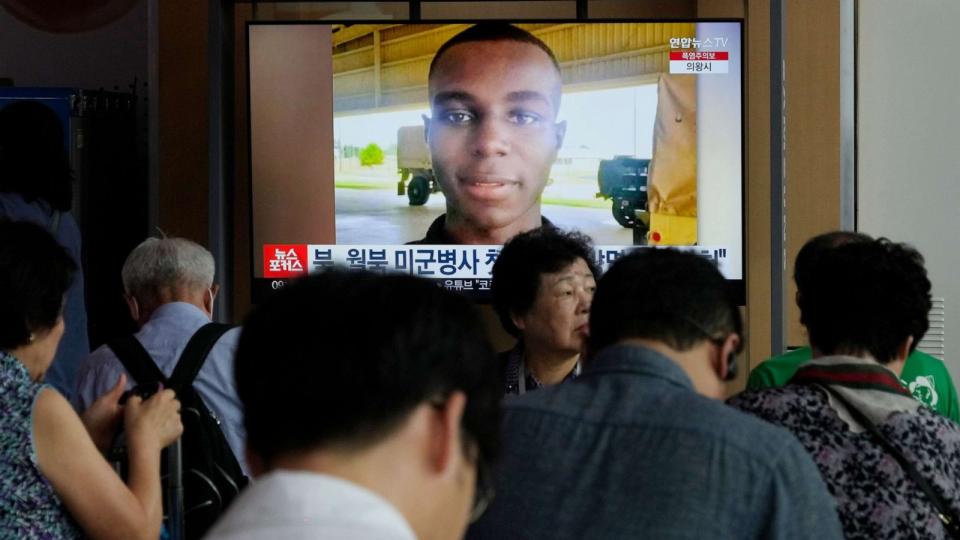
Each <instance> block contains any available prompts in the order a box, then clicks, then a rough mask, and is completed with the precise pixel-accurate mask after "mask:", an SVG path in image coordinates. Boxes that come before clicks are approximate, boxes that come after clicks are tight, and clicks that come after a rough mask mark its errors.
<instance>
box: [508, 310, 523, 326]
mask: <svg viewBox="0 0 960 540" xmlns="http://www.w3.org/2000/svg"><path fill="white" fill-rule="evenodd" d="M510 320H511V321H512V322H513V325H514V326H516V327H517V328H518V329H520V330H525V329H526V328H525V327H526V326H527V323H526V321H525V320H524V318H523V317H522V316H520V315H517V314H516V313H513V312H512V311H511V312H510Z"/></svg>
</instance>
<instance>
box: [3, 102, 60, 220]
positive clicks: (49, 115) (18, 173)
mask: <svg viewBox="0 0 960 540" xmlns="http://www.w3.org/2000/svg"><path fill="white" fill-rule="evenodd" d="M0 192H5V193H19V194H20V195H22V196H23V198H24V199H26V200H27V202H32V201H35V200H37V199H40V200H43V201H45V202H46V203H47V204H49V205H50V206H51V207H52V208H53V209H55V210H59V211H61V212H66V211H68V210H70V205H71V204H72V202H73V174H72V173H71V171H70V159H69V156H68V155H67V151H66V149H65V148H64V144H63V127H62V126H61V124H60V118H58V117H57V114H56V113H55V112H53V109H51V108H50V107H47V106H46V105H44V104H42V103H38V102H36V101H17V102H14V103H11V104H10V105H7V106H6V107H4V108H3V109H0Z"/></svg>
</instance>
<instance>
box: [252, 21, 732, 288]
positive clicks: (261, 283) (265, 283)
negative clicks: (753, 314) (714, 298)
mask: <svg viewBox="0 0 960 540" xmlns="http://www.w3.org/2000/svg"><path fill="white" fill-rule="evenodd" d="M488 22H501V23H510V24H539V23H547V24H550V23H554V24H556V23H587V24H616V23H695V24H696V23H711V22H713V23H736V24H738V25H739V26H740V63H739V65H740V259H741V261H740V269H741V278H740V279H727V280H726V281H727V285H728V288H729V291H730V294H731V296H732V297H733V299H734V300H735V301H736V303H737V305H739V306H746V305H747V287H746V273H747V249H746V246H747V219H746V218H747V210H746V208H747V191H746V187H747V186H746V175H747V172H746V169H747V161H746V159H747V155H746V152H747V149H746V141H747V135H746V131H747V130H746V127H747V123H746V93H747V92H746V69H745V66H744V60H745V58H746V54H745V42H744V36H743V29H744V19H742V18H727V17H704V18H701V17H693V18H689V17H685V18H664V19H657V18H653V19H651V18H610V19H606V18H604V19H587V20H583V19H554V18H550V19H527V18H506V19H502V18H497V19H420V18H417V19H411V18H409V17H408V18H406V19H319V20H317V19H310V20H295V19H294V20H270V21H247V23H246V25H245V28H244V32H245V35H244V46H245V49H244V56H245V61H246V65H245V73H246V77H245V79H246V80H245V81H244V84H245V89H246V104H245V106H246V123H247V140H246V144H247V196H248V197H249V199H248V200H249V201H250V203H249V205H248V206H249V208H248V225H249V230H248V235H249V241H248V244H249V246H250V249H249V254H250V297H251V301H252V303H253V304H259V303H261V302H263V301H264V300H265V299H266V298H268V297H269V296H270V294H272V293H273V292H275V291H277V290H279V289H282V288H283V287H284V286H285V285H286V283H287V282H289V281H290V280H292V279H296V278H266V277H259V278H258V277H256V274H255V268H254V263H253V261H254V254H255V250H256V249H257V248H258V247H257V246H255V245H253V230H254V223H253V214H254V212H253V210H254V204H253V135H252V133H253V130H252V126H251V123H252V122H251V116H250V28H251V27H253V26H299V25H318V26H320V25H322V26H333V25H337V24H342V25H350V24H406V25H413V24H478V23H488ZM469 296H470V297H471V298H472V299H473V300H474V301H475V302H477V303H481V304H486V303H489V302H490V295H489V291H473V292H471V293H470V295H469Z"/></svg>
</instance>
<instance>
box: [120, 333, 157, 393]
mask: <svg viewBox="0 0 960 540" xmlns="http://www.w3.org/2000/svg"><path fill="white" fill-rule="evenodd" d="M107 346H108V347H110V349H111V350H113V353H114V354H115V355H117V359H119V360H120V363H122V364H123V367H125V368H126V369H127V372H128V373H130V376H131V377H133V381H134V382H135V383H136V384H138V385H141V386H147V385H150V384H155V383H158V382H162V383H163V384H164V385H165V386H167V377H166V376H165V375H164V374H163V372H162V371H160V368H158V367H157V364H156V363H155V362H154V361H153V358H151V357H150V353H148V352H147V350H146V349H144V348H143V345H142V344H141V343H140V341H139V340H138V339H137V338H135V337H134V336H132V335H131V336H123V337H121V338H117V339H114V340H112V341H111V342H110V343H108V344H107Z"/></svg>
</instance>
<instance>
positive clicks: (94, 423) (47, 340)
mask: <svg viewBox="0 0 960 540" xmlns="http://www.w3.org/2000/svg"><path fill="white" fill-rule="evenodd" d="M75 270H76V265H75V263H74V262H73V260H72V259H71V257H70V255H69V254H67V252H66V251H65V250H64V249H63V248H62V247H61V246H60V245H59V244H58V243H57V242H56V240H54V239H53V237H52V236H50V234H49V233H48V232H47V231H45V230H43V229H42V228H40V227H39V226H37V225H34V224H32V223H26V222H10V221H5V220H0V298H2V299H3V304H2V307H0V538H80V537H82V536H87V537H90V538H96V539H108V538H109V539H112V538H116V539H127V538H143V539H148V540H156V538H158V537H159V534H160V521H161V518H162V509H161V504H160V502H161V496H160V451H161V450H162V449H163V448H164V447H165V446H167V445H168V444H170V443H171V442H173V441H174V440H176V439H177V437H179V436H180V432H181V431H182V430H183V427H182V426H181V424H180V415H179V407H180V405H179V402H177V400H176V399H175V397H174V395H173V391H171V390H163V391H161V392H157V393H156V394H154V395H153V396H152V397H151V398H149V399H147V400H142V399H141V398H140V397H137V396H134V397H131V398H130V399H129V400H128V401H127V403H126V405H124V406H120V405H119V401H120V397H121V394H122V393H123V389H124V387H125V384H126V380H125V379H124V377H122V376H121V377H120V379H119V380H118V381H117V384H116V385H115V386H114V388H113V389H112V390H111V391H110V392H108V393H107V394H105V395H104V396H102V397H101V398H100V399H98V400H97V401H96V402H94V404H93V405H91V407H90V409H88V410H87V411H86V412H85V413H84V418H83V420H81V419H80V417H78V416H77V414H76V412H74V410H73V407H71V406H70V404H69V403H68V402H67V400H66V399H64V397H63V396H62V395H60V393H58V392H57V391H56V390H54V389H52V388H50V387H49V386H47V385H45V384H43V383H42V380H43V377H44V374H45V373H46V371H47V369H48V368H49V367H50V364H51V362H52V361H53V357H54V354H55V353H56V351H57V346H58V345H59V344H60V338H61V337H62V336H63V333H64V320H63V313H62V312H63V301H64V294H65V293H66V291H67V290H68V289H69V287H70V284H71V281H72V278H73V274H74V271H75ZM121 419H122V420H123V422H124V426H125V429H126V437H127V448H128V452H129V455H130V459H129V463H130V470H129V480H128V484H127V485H124V483H123V481H122V480H121V479H120V477H119V476H118V475H117V473H116V472H115V471H114V470H113V468H112V467H111V466H110V464H109V463H107V461H106V460H105V459H104V458H103V455H102V454H101V451H103V450H106V449H107V448H108V447H109V444H110V442H111V441H112V438H113V432H114V431H115V428H116V426H117V424H118V423H119V422H120V420H121ZM95 441H96V442H95ZM98 447H99V448H98Z"/></svg>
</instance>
